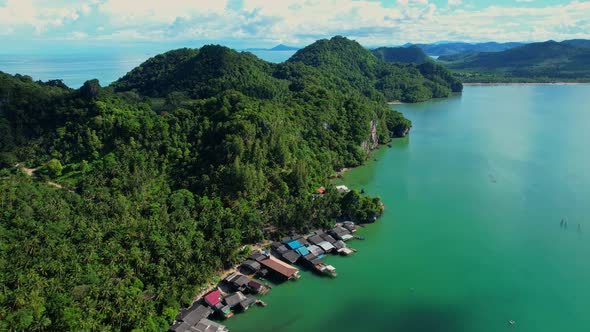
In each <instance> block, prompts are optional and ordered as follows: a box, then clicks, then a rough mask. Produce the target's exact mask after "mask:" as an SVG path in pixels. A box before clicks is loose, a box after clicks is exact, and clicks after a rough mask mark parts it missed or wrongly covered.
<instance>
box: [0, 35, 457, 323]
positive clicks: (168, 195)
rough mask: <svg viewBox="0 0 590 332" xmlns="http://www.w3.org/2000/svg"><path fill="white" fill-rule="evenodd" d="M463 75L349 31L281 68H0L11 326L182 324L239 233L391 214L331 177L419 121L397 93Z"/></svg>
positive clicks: (234, 58)
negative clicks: (380, 51) (68, 81)
mask: <svg viewBox="0 0 590 332" xmlns="http://www.w3.org/2000/svg"><path fill="white" fill-rule="evenodd" d="M461 89H462V85H461V83H459V82H458V81H457V80H456V79H454V78H452V77H451V75H450V73H449V72H448V71H447V70H446V69H445V68H444V67H442V66H439V65H436V64H433V63H429V64H424V65H423V66H416V65H410V64H408V65H400V64H391V63H385V62H382V61H380V60H378V59H377V58H375V57H374V55H373V54H371V52H370V51H368V50H365V49H364V48H362V47H361V46H360V45H359V44H358V43H356V42H353V41H350V40H348V39H346V38H343V37H335V38H333V39H331V40H322V41H318V42H316V43H314V44H312V45H310V46H308V47H306V48H304V49H302V50H300V51H298V52H297V53H296V54H295V55H294V56H293V58H291V59H290V60H289V61H287V62H286V63H283V64H278V65H277V64H271V63H267V62H265V61H262V60H260V59H258V58H256V57H255V56H253V55H252V54H250V53H238V52H236V51H233V50H231V49H228V48H225V47H222V46H215V45H212V46H205V47H203V48H201V49H198V50H197V49H180V50H176V51H170V52H167V53H165V54H162V55H158V56H156V57H154V58H152V59H150V60H148V61H146V62H145V63H144V64H142V65H140V66H139V67H137V68H136V69H134V70H132V71H131V72H130V73H128V74H127V75H126V76H124V77H123V78H121V79H120V80H119V81H117V82H115V83H114V84H112V85H111V86H108V87H101V86H100V84H99V82H98V81H97V80H90V81H87V82H86V83H85V84H84V86H83V87H81V88H80V89H78V90H73V89H70V88H68V87H67V86H65V85H64V84H63V83H62V82H61V81H57V80H56V81H49V82H34V81H33V80H32V79H31V78H30V77H28V76H22V75H15V76H12V75H7V74H3V73H0V207H1V209H0V211H1V213H0V283H1V284H2V285H3V291H2V292H0V330H14V331H50V330H51V331H75V330H113V331H136V332H139V331H164V330H166V329H168V327H169V324H170V322H171V321H172V320H173V319H174V317H175V316H176V314H177V313H178V310H179V308H180V307H181V306H185V305H187V304H189V303H190V302H191V301H192V299H193V296H194V295H195V294H196V293H197V292H198V290H199V288H200V287H201V285H203V284H205V283H206V282H207V281H208V280H209V279H210V278H211V277H212V276H214V275H215V274H216V273H217V272H218V271H220V270H221V269H223V268H224V267H227V266H230V265H232V264H234V263H235V262H237V261H238V260H239V259H240V258H242V256H243V255H244V254H245V253H244V252H242V251H241V250H240V248H242V246H243V244H248V243H255V242H257V241H261V240H263V239H265V238H268V237H271V236H279V235H281V234H286V233H288V232H289V231H294V230H296V231H306V230H310V229H316V228H327V227H330V226H332V225H333V223H334V221H335V220H338V219H347V220H353V221H355V222H358V223H363V222H368V221H370V220H372V217H373V216H376V215H379V213H380V211H381V202H380V199H379V198H378V197H367V196H363V195H360V194H359V193H357V192H355V191H352V192H350V193H347V194H341V193H339V192H338V191H336V190H335V189H334V188H333V187H331V186H330V185H329V180H328V177H329V176H330V175H332V174H334V173H335V172H336V171H338V170H340V169H342V168H344V167H355V166H358V165H361V164H362V163H363V162H364V161H365V160H366V158H367V157H368V154H369V153H370V151H371V150H372V149H373V148H374V147H375V146H376V145H377V144H378V143H388V142H390V141H391V140H392V139H393V138H395V137H399V136H403V135H405V134H407V132H408V131H409V129H410V127H411V123H410V121H409V120H407V119H405V118H404V117H403V115H402V114H401V113H399V112H396V111H393V110H391V109H390V108H389V107H388V106H387V104H386V101H388V100H402V101H405V102H416V101H421V100H427V99H429V98H432V97H445V96H448V95H449V94H450V93H451V92H452V91H460V90H461ZM17 164H18V165H17ZM23 166H25V167H28V168H31V169H33V167H36V169H35V171H34V172H33V171H32V170H31V173H32V174H33V177H31V176H29V175H27V174H26V173H25V172H23V171H22V167H23ZM47 181H51V183H53V184H54V185H51V184H50V183H48V182H47ZM322 185H323V186H325V187H326V192H325V193H324V194H323V195H322V197H321V199H318V198H317V196H316V195H315V190H316V189H317V188H318V187H319V186H322Z"/></svg>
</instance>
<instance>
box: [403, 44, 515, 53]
mask: <svg viewBox="0 0 590 332" xmlns="http://www.w3.org/2000/svg"><path fill="white" fill-rule="evenodd" d="M522 45H524V43H516V42H511V43H496V42H487V43H465V42H441V43H433V44H415V46H417V47H419V48H421V49H422V50H423V51H424V53H426V54H428V55H432V56H443V55H453V54H461V53H468V52H501V51H505V50H509V49H511V48H515V47H519V46H522Z"/></svg>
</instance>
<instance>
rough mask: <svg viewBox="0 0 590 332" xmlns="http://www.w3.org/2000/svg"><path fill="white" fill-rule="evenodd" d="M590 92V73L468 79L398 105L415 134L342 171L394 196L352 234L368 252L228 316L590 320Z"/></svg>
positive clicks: (430, 330)
mask: <svg viewBox="0 0 590 332" xmlns="http://www.w3.org/2000/svg"><path fill="white" fill-rule="evenodd" d="M589 96H590V85H579V86H562V85H551V86H549V85H535V86H484V87H476V86H470V87H466V89H465V92H464V93H463V95H462V96H457V97H452V98H450V99H446V100H437V101H432V102H427V103H421V104H414V105H399V106H396V108H397V109H399V110H400V111H402V112H403V113H404V114H405V115H406V116H407V117H408V118H410V119H411V120H412V121H413V124H414V128H413V129H412V132H411V134H410V136H409V137H407V138H404V139H399V140H397V141H396V142H395V143H394V144H393V147H392V148H387V147H385V148H382V149H381V150H379V151H377V152H376V153H375V155H374V156H373V157H374V158H376V159H377V161H371V162H370V163H369V164H368V165H367V166H364V167H361V168H358V169H355V170H353V171H351V172H349V173H347V174H346V176H345V179H344V182H345V183H347V184H349V185H350V186H351V187H355V188H359V189H360V188H363V189H365V191H367V193H369V194H374V195H380V196H381V197H382V198H383V200H384V202H385V205H386V212H385V215H384V216H383V218H382V219H381V220H380V221H379V222H378V223H376V224H374V225H370V226H368V227H366V228H364V229H362V230H361V231H359V233H360V234H361V235H363V236H365V237H366V238H367V240H366V241H355V242H351V243H350V245H351V246H352V247H355V248H357V249H358V250H359V252H358V253H356V254H355V255H353V256H351V257H346V258H344V257H330V258H329V259H328V262H329V263H330V264H332V265H334V266H335V267H336V268H337V270H338V273H339V275H338V277H337V278H336V279H334V280H332V279H328V278H320V277H317V276H315V275H312V274H310V273H303V277H302V278H301V279H300V280H298V281H296V282H289V283H286V284H282V285H280V286H277V287H275V288H274V289H273V290H272V291H271V292H270V293H269V294H268V295H266V296H264V300H265V301H266V302H267V303H268V307H266V308H253V309H251V310H249V311H248V312H247V313H245V314H241V315H237V316H235V317H233V318H231V319H229V320H227V321H226V322H225V324H227V326H228V327H229V328H230V330H232V331H234V332H246V331H248V332H249V331H261V332H264V331H351V332H352V331H355V332H356V331H369V330H371V331H400V332H418V331H419V332H463V331H465V332H471V331H478V332H488V331H489V332H496V331H504V330H506V331H509V330H515V331H527V332H545V331H547V332H549V331H551V332H554V331H590V315H588V312H587V310H588V308H590V259H589V257H588V255H589V254H590V241H589V240H590V238H589V235H590V207H589V204H588V201H589V199H590V175H589V174H588V169H589V166H590V146H589V145H588V143H589V142H590V134H589V133H588V131H587V127H588V124H590V104H589V103H588V102H587V99H588V97H589ZM562 218H566V219H567V221H568V226H567V228H564V227H560V220H561V219H562ZM578 224H579V225H580V227H581V229H580V230H578ZM509 320H515V321H516V325H515V326H513V327H510V326H509V325H508V321H509Z"/></svg>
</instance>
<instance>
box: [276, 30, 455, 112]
mask: <svg viewBox="0 0 590 332" xmlns="http://www.w3.org/2000/svg"><path fill="white" fill-rule="evenodd" d="M298 63H303V64H305V65H308V66H312V67H314V68H316V69H318V70H319V72H320V73H321V74H320V75H319V76H318V77H321V78H322V80H323V81H324V83H323V84H325V85H327V86H331V87H333V88H334V89H352V90H357V91H361V92H362V93H363V94H364V95H365V96H367V97H369V98H371V99H383V97H384V99H383V100H387V101H393V100H401V101H405V102H418V101H424V100H428V99H430V98H442V97H448V96H449V95H450V94H451V93H452V92H460V91H462V89H463V86H462V84H461V83H460V82H459V81H458V80H456V79H455V78H453V77H452V76H451V74H450V72H449V71H448V70H447V69H446V68H444V67H443V66H440V65H436V64H423V65H420V66H418V65H414V64H399V63H388V62H384V61H381V60H380V59H378V58H377V57H376V56H375V55H374V54H373V53H371V51H369V50H367V49H365V48H363V47H362V46H361V45H360V44H358V43H357V42H354V41H350V40H348V39H346V38H343V37H334V38H332V39H330V40H326V39H324V40H319V41H317V42H315V43H314V44H312V45H310V46H307V47H305V48H303V49H301V50H299V51H298V52H297V53H295V54H294V55H293V57H291V59H289V60H288V61H287V65H289V64H298Z"/></svg>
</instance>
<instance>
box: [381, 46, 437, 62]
mask: <svg viewBox="0 0 590 332" xmlns="http://www.w3.org/2000/svg"><path fill="white" fill-rule="evenodd" d="M372 52H373V54H375V56H376V57H377V58H379V59H381V60H383V61H385V62H401V63H415V64H418V65H420V64H423V63H424V62H427V61H430V60H431V58H430V57H429V56H428V55H426V53H424V51H422V49H421V48H420V47H418V46H416V45H412V46H409V47H379V48H376V49H374V50H373V51H372Z"/></svg>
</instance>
